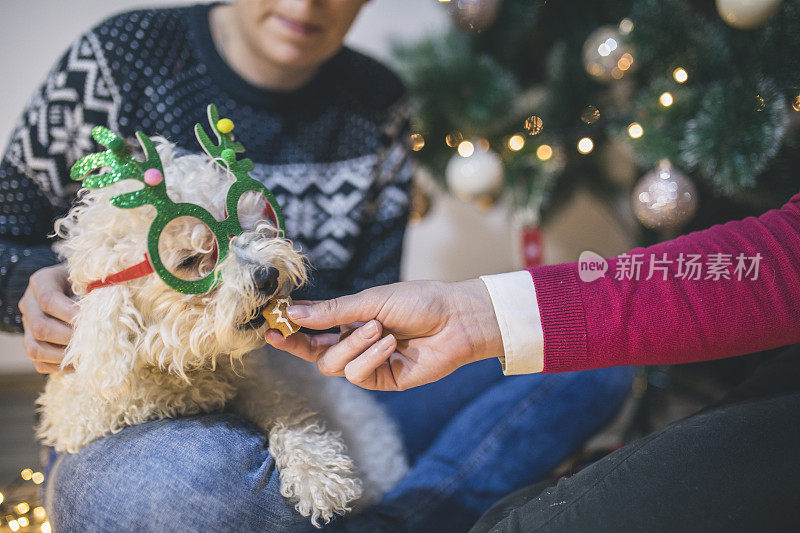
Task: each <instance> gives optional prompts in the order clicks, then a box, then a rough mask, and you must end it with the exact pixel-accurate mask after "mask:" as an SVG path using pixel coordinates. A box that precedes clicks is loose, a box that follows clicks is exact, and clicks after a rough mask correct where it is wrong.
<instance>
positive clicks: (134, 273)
mask: <svg viewBox="0 0 800 533" xmlns="http://www.w3.org/2000/svg"><path fill="white" fill-rule="evenodd" d="M153 272H155V271H154V270H153V265H151V264H150V258H149V257H147V254H144V261H142V262H141V263H136V264H135V265H133V266H132V267H128V268H126V269H125V270H120V271H119V272H117V273H116V274H111V275H110V276H108V277H106V278H105V279H102V280H96V281H93V282H91V283H90V284H89V285H87V286H86V294H89V293H90V292H92V291H93V290H95V289H99V288H100V287H106V286H108V285H116V284H117V283H123V282H125V281H130V280H132V279H137V278H143V277H144V276H147V275H148V274H152V273H153Z"/></svg>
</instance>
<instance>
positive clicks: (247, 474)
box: [46, 414, 305, 530]
mask: <svg viewBox="0 0 800 533" xmlns="http://www.w3.org/2000/svg"><path fill="white" fill-rule="evenodd" d="M279 483H280V481H279V476H278V473H277V471H276V469H275V466H274V462H273V460H272V458H271V457H270V455H269V453H268V452H267V445H266V437H264V435H262V434H261V433H260V432H259V431H258V429H257V428H255V426H253V425H252V424H250V423H249V422H247V421H245V420H243V419H241V418H239V417H236V416H233V415H227V414H215V415H201V416H195V417H187V418H181V419H177V420H161V421H154V422H149V423H146V424H142V425H140V426H134V427H131V428H126V429H125V430H123V431H122V432H120V433H118V434H117V435H112V436H109V437H106V438H104V439H100V440H98V441H95V442H93V443H91V444H90V445H89V446H87V447H86V448H84V449H83V450H81V452H79V453H78V454H74V455H62V456H60V457H59V458H58V460H57V461H56V462H55V464H54V466H53V469H52V471H51V475H50V479H49V480H48V486H47V489H46V503H47V507H48V511H49V513H50V514H51V519H52V522H53V524H54V525H56V527H58V526H61V528H60V529H63V530H89V529H98V528H102V527H112V526H114V527H120V526H121V527H124V528H126V529H131V528H133V529H150V530H152V529H164V528H166V529H170V528H175V527H176V526H177V525H178V524H181V523H183V524H195V526H196V527H197V528H198V529H207V530H223V529H224V530H231V529H234V530H235V529H238V527H237V524H241V529H242V530H252V529H264V528H274V527H281V528H286V527H288V526H289V525H290V524H293V523H296V522H297V523H299V521H300V520H302V517H300V515H299V514H298V513H296V512H295V511H294V510H293V508H292V506H291V504H289V502H287V501H286V500H285V499H284V498H283V497H282V496H281V495H280V487H279ZM302 522H304V523H305V521H304V520H302ZM159 524H161V526H163V527H160V526H159ZM201 526H202V527H201Z"/></svg>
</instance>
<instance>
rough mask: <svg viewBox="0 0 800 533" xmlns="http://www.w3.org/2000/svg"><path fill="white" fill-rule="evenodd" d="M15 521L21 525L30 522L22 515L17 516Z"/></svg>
mask: <svg viewBox="0 0 800 533" xmlns="http://www.w3.org/2000/svg"><path fill="white" fill-rule="evenodd" d="M17 523H18V524H19V525H20V526H21V527H28V525H29V524H30V522H29V521H28V519H27V518H26V517H24V516H20V517H19V518H17Z"/></svg>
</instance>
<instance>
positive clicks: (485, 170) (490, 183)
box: [445, 142, 503, 200]
mask: <svg viewBox="0 0 800 533" xmlns="http://www.w3.org/2000/svg"><path fill="white" fill-rule="evenodd" d="M472 144H474V145H476V146H478V149H473V151H472V152H471V153H470V154H469V155H468V156H466V157H465V156H462V155H460V154H455V155H453V157H452V158H451V159H450V161H449V162H448V163H447V168H446V169H445V177H446V178H447V186H448V187H449V188H450V190H451V191H452V192H453V194H455V195H456V196H457V197H459V198H461V199H464V200H473V199H475V198H478V197H481V196H486V195H493V194H495V193H496V192H497V191H498V189H500V186H501V185H502V184H503V162H502V161H501V159H500V156H499V155H497V154H496V153H495V152H494V151H492V150H491V149H483V148H481V147H480V144H479V143H477V142H475V143H472Z"/></svg>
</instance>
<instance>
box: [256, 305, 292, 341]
mask: <svg viewBox="0 0 800 533" xmlns="http://www.w3.org/2000/svg"><path fill="white" fill-rule="evenodd" d="M290 305H292V299H291V298H289V297H288V296H287V297H286V298H276V299H274V300H272V301H271V302H270V303H269V305H267V307H266V308H264V311H262V314H263V315H264V318H266V319H267V324H269V327H270V328H271V329H277V330H278V331H280V332H281V334H283V336H284V338H286V337H288V336H289V335H291V334H292V333H296V332H297V331H299V330H300V326H298V325H297V324H295V323H294V322H292V320H291V319H290V318H289V316H288V315H287V314H286V308H287V307H289V306H290Z"/></svg>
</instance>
